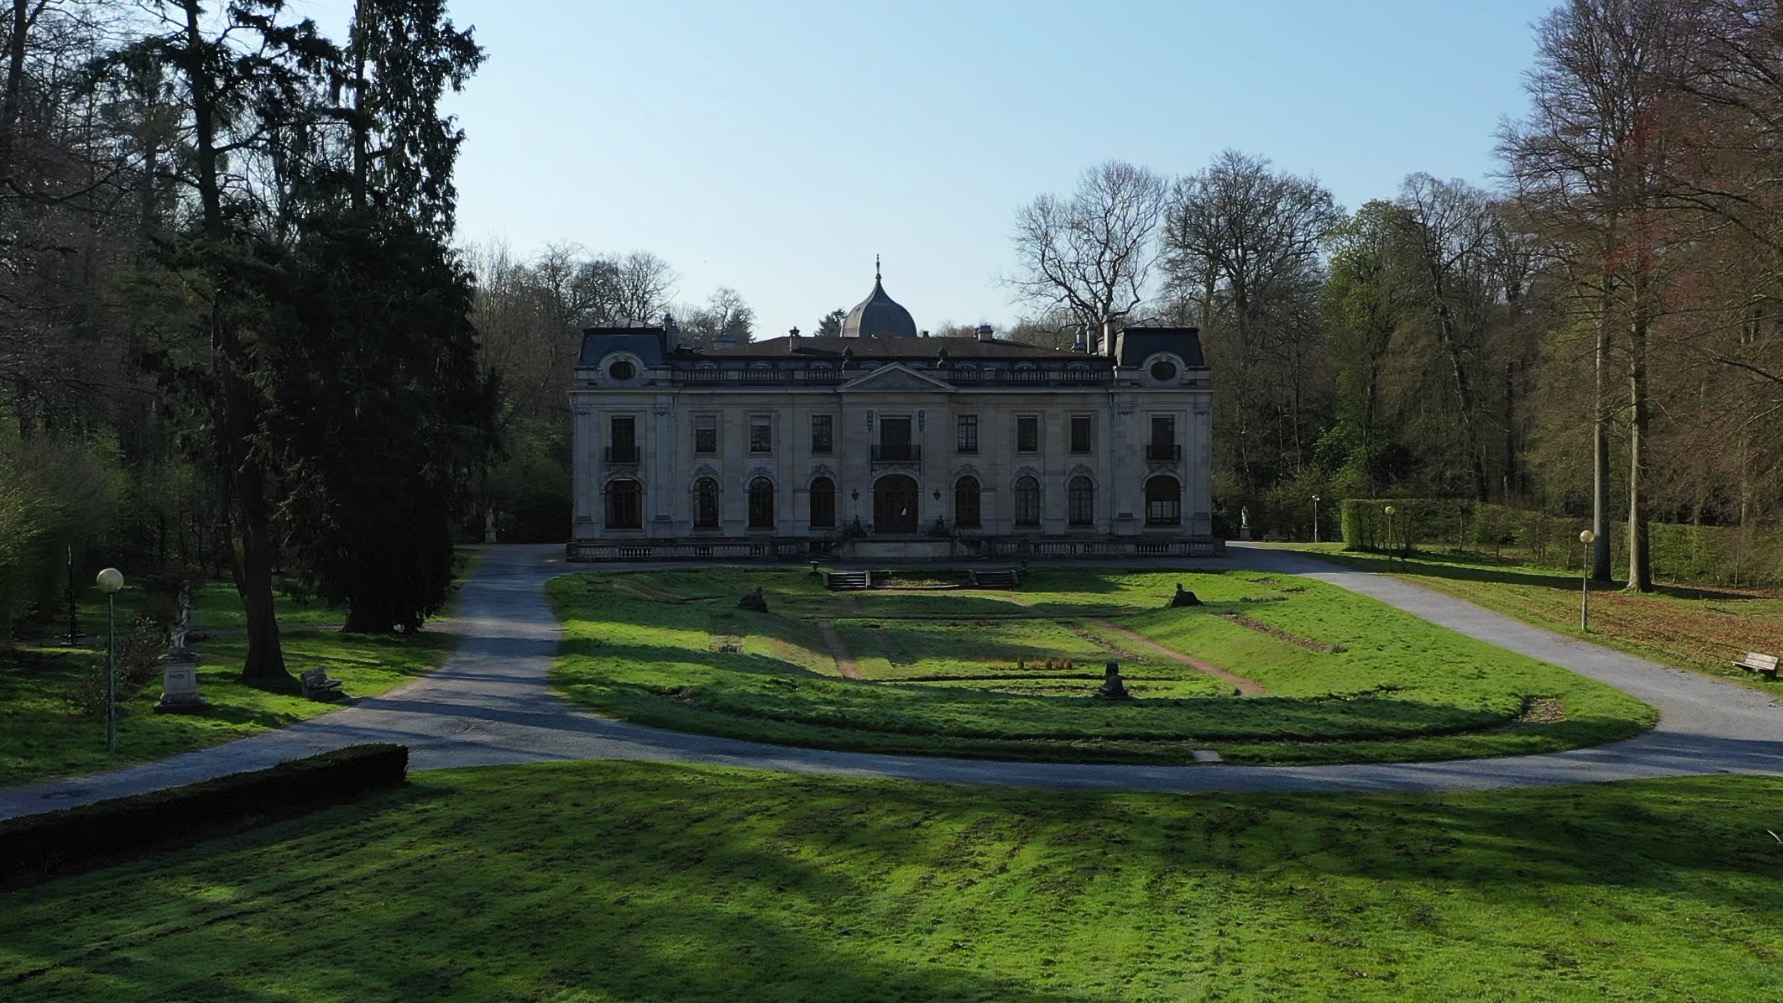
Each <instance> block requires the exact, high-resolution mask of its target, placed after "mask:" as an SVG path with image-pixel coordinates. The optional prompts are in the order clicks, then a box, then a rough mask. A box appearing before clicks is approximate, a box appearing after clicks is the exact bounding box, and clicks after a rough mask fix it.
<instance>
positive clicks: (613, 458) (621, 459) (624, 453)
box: [607, 444, 643, 465]
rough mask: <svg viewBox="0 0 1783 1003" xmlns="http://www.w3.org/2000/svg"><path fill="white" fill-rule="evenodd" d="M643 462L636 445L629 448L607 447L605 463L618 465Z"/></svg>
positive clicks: (641, 454) (641, 452) (640, 452)
mask: <svg viewBox="0 0 1783 1003" xmlns="http://www.w3.org/2000/svg"><path fill="white" fill-rule="evenodd" d="M642 461H643V451H642V450H640V449H639V448H638V447H637V445H636V444H633V445H630V446H608V447H607V462H608V463H612V464H620V465H631V464H637V463H640V462H642Z"/></svg>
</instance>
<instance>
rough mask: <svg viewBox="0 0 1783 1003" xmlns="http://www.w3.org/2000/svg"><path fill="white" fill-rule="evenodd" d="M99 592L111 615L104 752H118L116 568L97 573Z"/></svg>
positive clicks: (119, 582) (119, 575)
mask: <svg viewBox="0 0 1783 1003" xmlns="http://www.w3.org/2000/svg"><path fill="white" fill-rule="evenodd" d="M98 581H99V591H101V592H104V593H105V604H106V607H107V608H108V609H109V610H110V613H111V629H110V630H109V631H107V632H106V635H105V751H106V752H116V751H118V590H119V589H121V588H123V587H124V573H123V572H122V571H119V570H118V569H117V568H106V569H105V570H104V571H101V572H99V579H98Z"/></svg>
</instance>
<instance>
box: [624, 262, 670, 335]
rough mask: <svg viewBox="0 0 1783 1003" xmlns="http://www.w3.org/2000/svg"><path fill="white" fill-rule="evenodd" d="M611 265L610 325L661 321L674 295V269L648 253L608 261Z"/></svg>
mask: <svg viewBox="0 0 1783 1003" xmlns="http://www.w3.org/2000/svg"><path fill="white" fill-rule="evenodd" d="M608 260H609V262H610V263H611V265H612V266H613V276H612V281H613V288H612V307H611V310H610V311H609V312H608V316H607V319H608V321H609V322H612V323H625V322H637V323H646V322H650V321H658V320H661V319H662V313H663V311H664V310H665V309H667V308H668V305H669V300H670V299H671V298H672V297H673V296H674V295H675V281H676V276H675V270H674V269H673V268H670V267H669V263H668V262H666V261H664V260H662V259H661V258H659V257H657V256H656V255H654V254H651V253H650V252H649V251H633V252H631V253H630V254H627V255H626V256H625V257H623V258H612V259H608Z"/></svg>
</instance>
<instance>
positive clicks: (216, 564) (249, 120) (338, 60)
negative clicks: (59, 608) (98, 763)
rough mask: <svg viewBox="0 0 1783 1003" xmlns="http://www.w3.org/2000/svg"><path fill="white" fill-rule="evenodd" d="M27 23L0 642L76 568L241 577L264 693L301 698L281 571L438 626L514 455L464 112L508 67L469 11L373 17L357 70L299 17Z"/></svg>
mask: <svg viewBox="0 0 1783 1003" xmlns="http://www.w3.org/2000/svg"><path fill="white" fill-rule="evenodd" d="M7 15H8V16H7V18H6V25H5V38H4V42H5V52H6V56H7V70H6V77H5V81H4V96H3V101H0V337H3V339H4V340H3V341H0V380H3V384H0V387H3V389H0V415H3V417H0V621H4V624H5V625H7V626H9V627H11V626H14V625H17V624H18V623H19V622H20V621H21V620H24V619H27V618H31V617H41V616H43V615H44V614H45V613H47V612H49V611H51V610H53V609H54V608H55V605H56V602H57V599H58V594H59V593H60V592H61V590H62V588H63V587H64V586H65V585H66V584H67V582H66V579H65V578H64V576H63V574H62V566H63V560H64V556H65V551H64V548H68V547H72V548H74V549H73V551H72V556H70V557H69V563H70V565H71V566H73V565H81V566H84V565H86V564H87V563H89V562H88V561H87V560H85V555H87V554H91V555H94V556H93V558H92V560H95V561H98V560H102V561H104V562H105V563H112V564H117V565H121V566H125V567H129V568H131V569H132V570H133V572H135V573H137V574H144V573H149V574H151V579H152V573H154V572H159V571H172V572H176V573H180V574H187V575H191V574H196V573H202V572H205V571H209V572H210V573H216V572H219V571H221V572H226V573H228V574H229V575H231V576H232V577H233V578H234V581H235V584H236V588H237V591H238V592H239V593H240V595H241V598H242V603H243V605H244V607H245V610H246V612H247V633H248V652H247V658H246V664H245V666H244V669H243V677H244V678H245V679H248V680H250V681H259V682H263V683H266V684H271V685H289V684H290V677H289V676H288V674H287V673H286V670H285V666H284V659H283V655H282V652H281V648H280V641H279V631H278V624H277V622H276V618H275V616H274V611H273V588H274V578H275V575H276V574H278V573H279V572H280V571H282V572H284V578H285V580H286V582H287V585H288V586H295V587H299V588H303V589H307V590H310V591H314V592H316V593H319V594H321V595H322V596H324V597H326V598H327V599H328V600H329V601H331V602H333V603H337V604H340V605H342V606H344V607H345V609H346V626H347V627H348V628H349V629H353V630H369V631H389V630H392V629H400V630H405V631H409V630H413V629H415V628H416V627H417V626H419V625H420V623H421V621H422V619H423V618H425V617H426V616H428V615H429V614H431V613H432V612H434V611H435V610H437V609H438V608H439V606H440V605H441V604H442V603H443V602H444V600H445V598H446V595H447V590H448V588H449V585H450V581H451V575H452V565H453V549H452V547H453V538H454V532H453V531H454V528H455V526H456V525H457V523H458V522H459V521H460V520H461V519H462V518H463V517H464V513H465V511H466V509H467V501H468V500H469V499H470V497H471V492H472V490H473V488H474V486H475V484H476V480H477V476H478V474H479V472H480V471H481V470H482V469H483V468H484V466H485V465H486V463H487V461H488V460H489V459H490V458H491V457H492V456H493V455H494V451H495V449H496V448H497V434H496V433H497V428H496V423H495V419H496V414H497V409H496V404H497V398H496V387H497V384H496V381H495V380H494V378H493V377H492V376H491V375H490V374H489V371H488V369H487V367H486V366H485V365H484V364H483V360H482V359H481V358H480V353H479V349H478V342H477V335H476V331H475V330H474V329H473V328H472V326H471V324H470V320H469V314H470V308H471V294H472V293H471V290H472V285H471V274H470V272H469V271H468V270H467V269H466V268H465V267H464V265H463V264H462V262H461V260H460V259H459V257H458V255H457V254H456V253H455V252H454V251H453V250H452V249H451V247H450V245H449V243H448V241H449V240H450V237H451V233H452V223H453V209H454V202H455V193H454V190H453V187H452V167H453V161H454V159H455V158H456V155H457V150H458V145H459V142H460V139H461V136H460V133H459V132H458V130H457V128H456V127H455V126H454V125H453V123H452V122H451V121H449V120H448V119H446V118H444V117H442V116H441V114H440V113H439V111H438V108H437V106H438V102H439V100H440V98H441V96H442V94H443V93H444V92H445V91H446V90H447V89H448V88H456V87H458V86H460V85H461V84H462V83H463V82H464V81H465V79H466V78H467V77H468V76H469V75H470V73H471V72H472V71H474V70H475V68H476V67H477V64H478V63H479V62H480V61H481V59H482V52H481V50H480V49H479V48H478V47H477V46H476V44H475V43H474V42H473V41H472V39H471V37H470V35H469V34H468V33H466V32H461V31H458V30H456V29H455V28H454V27H453V26H452V24H451V22H450V21H449V20H447V19H446V18H445V16H444V3H443V2H442V0H359V2H358V3H357V4H356V6H355V9H354V16H353V19H352V23H351V25H350V27H349V29H348V33H347V37H346V38H345V39H344V40H342V41H336V40H331V39H328V38H325V37H323V36H322V35H321V34H320V32H319V31H318V30H317V29H316V26H315V25H314V24H312V23H311V22H309V21H307V20H303V19H299V18H295V17H292V16H290V15H289V13H288V12H287V11H285V10H284V9H283V4H282V3H280V2H277V0H236V2H234V3H231V4H229V5H227V6H225V7H224V8H223V9H222V10H220V11H218V10H210V9H207V8H206V7H205V5H202V4H200V3H199V2H198V0H153V2H148V3H144V4H142V5H140V6H138V7H133V8H124V9H120V7H119V6H118V5H115V4H106V3H102V2H88V0H13V2H11V3H10V4H8V10H7ZM81 577H82V578H83V579H90V572H86V573H85V574H84V575H82V576H81ZM82 583H83V584H84V580H83V582H82Z"/></svg>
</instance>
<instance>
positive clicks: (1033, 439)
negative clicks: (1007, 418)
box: [1015, 414, 1040, 453]
mask: <svg viewBox="0 0 1783 1003" xmlns="http://www.w3.org/2000/svg"><path fill="white" fill-rule="evenodd" d="M1015 451H1016V452H1018V453H1038V452H1040V416H1039V415H1037V414H1018V415H1016V416H1015Z"/></svg>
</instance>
